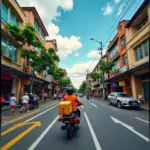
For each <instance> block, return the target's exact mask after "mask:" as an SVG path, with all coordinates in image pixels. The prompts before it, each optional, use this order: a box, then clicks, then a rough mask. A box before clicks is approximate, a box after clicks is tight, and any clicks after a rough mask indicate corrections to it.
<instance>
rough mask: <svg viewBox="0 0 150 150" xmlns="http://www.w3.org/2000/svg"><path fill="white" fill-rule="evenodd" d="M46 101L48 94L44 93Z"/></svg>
mask: <svg viewBox="0 0 150 150" xmlns="http://www.w3.org/2000/svg"><path fill="white" fill-rule="evenodd" d="M46 99H47V93H46V92H45V93H44V101H46Z"/></svg>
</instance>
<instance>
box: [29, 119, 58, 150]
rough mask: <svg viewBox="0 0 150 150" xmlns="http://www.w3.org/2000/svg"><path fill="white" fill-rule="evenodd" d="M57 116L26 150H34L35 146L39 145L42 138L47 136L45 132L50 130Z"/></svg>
mask: <svg viewBox="0 0 150 150" xmlns="http://www.w3.org/2000/svg"><path fill="white" fill-rule="evenodd" d="M58 118H59V116H57V117H56V118H55V119H54V120H53V122H52V123H51V124H50V125H49V126H48V127H47V128H46V129H45V131H44V132H43V133H42V134H41V135H40V136H39V138H38V139H37V140H36V141H35V142H34V143H33V144H32V145H31V146H30V147H29V148H28V150H34V149H35V148H36V146H37V145H38V144H39V143H40V141H41V140H42V139H43V138H44V136H45V135H46V134H47V132H48V131H49V130H50V129H51V128H52V126H53V125H54V124H55V122H56V121H57V119H58Z"/></svg>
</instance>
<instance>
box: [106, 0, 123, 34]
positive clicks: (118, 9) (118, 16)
mask: <svg viewBox="0 0 150 150" xmlns="http://www.w3.org/2000/svg"><path fill="white" fill-rule="evenodd" d="M122 3H123V0H121V2H120V4H119V5H118V9H116V11H115V14H116V13H117V12H118V11H119V8H120V6H121V4H122ZM119 17H120V15H119V16H118V17H117V19H116V20H115V21H114V22H113V23H112V24H111V26H110V25H109V26H110V28H109V31H108V34H109V33H110V31H111V29H112V27H113V25H114V23H116V21H117V20H118V18H119Z"/></svg>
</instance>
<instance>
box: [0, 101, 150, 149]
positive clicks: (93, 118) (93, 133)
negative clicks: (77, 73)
mask: <svg viewBox="0 0 150 150" xmlns="http://www.w3.org/2000/svg"><path fill="white" fill-rule="evenodd" d="M82 101H83V103H84V105H83V106H80V107H79V109H80V110H81V124H80V129H79V131H78V132H76V133H75V135H74V137H73V138H72V139H71V140H67V138H66V132H65V131H62V130H61V129H60V127H61V123H59V122H58V121H57V118H58V110H57V105H56V106H53V107H48V106H47V107H46V108H43V109H41V110H40V111H37V112H36V113H34V114H31V115H30V116H26V117H25V118H22V119H21V118H20V119H18V120H16V121H15V120H14V121H12V122H10V121H9V122H8V123H7V122H6V123H5V124H4V123H3V124H2V127H1V130H2V134H1V150H7V149H10V150H34V149H35V150H60V149H61V150H63V149H64V150H70V149H71V150H149V148H150V143H149V113H148V111H145V110H140V111H139V110H130V109H119V108H117V107H115V106H110V105H108V104H107V102H106V101H100V100H99V101H98V100H96V99H92V100H90V101H87V100H86V99H85V98H82ZM34 111H35V110H34Z"/></svg>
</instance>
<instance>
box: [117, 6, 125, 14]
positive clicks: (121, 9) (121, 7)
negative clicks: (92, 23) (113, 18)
mask: <svg viewBox="0 0 150 150" xmlns="http://www.w3.org/2000/svg"><path fill="white" fill-rule="evenodd" d="M124 6H125V3H123V4H122V5H121V6H120V7H119V9H118V12H117V16H120V14H121V13H122V11H123V8H124Z"/></svg>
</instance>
